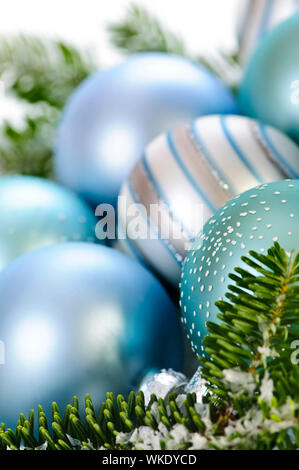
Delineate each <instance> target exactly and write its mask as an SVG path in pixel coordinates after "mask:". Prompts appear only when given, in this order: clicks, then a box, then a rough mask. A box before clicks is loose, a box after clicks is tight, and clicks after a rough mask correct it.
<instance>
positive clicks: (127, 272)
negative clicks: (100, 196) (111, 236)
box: [0, 243, 183, 426]
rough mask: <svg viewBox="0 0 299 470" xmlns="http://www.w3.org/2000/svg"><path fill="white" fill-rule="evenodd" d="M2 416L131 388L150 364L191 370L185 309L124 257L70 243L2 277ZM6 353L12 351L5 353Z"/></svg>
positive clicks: (11, 419) (22, 261) (16, 264)
mask: <svg viewBox="0 0 299 470" xmlns="http://www.w3.org/2000/svg"><path fill="white" fill-rule="evenodd" d="M0 299H1V302H0V340H1V343H0V345H1V346H2V349H0V352H1V351H2V355H1V356H0V359H1V360H0V383H1V387H0V422H1V421H3V422H5V423H6V424H7V425H8V426H15V424H16V422H17V419H18V414H19V413H20V412H23V413H25V414H28V412H29V410H30V409H31V408H35V409H36V407H37V405H38V404H39V403H40V404H41V405H43V406H44V407H45V412H46V413H49V410H50V404H51V402H52V401H57V403H58V405H59V407H60V409H61V410H62V409H63V407H64V406H65V405H66V404H67V403H69V402H71V400H72V397H73V395H77V396H78V398H79V399H80V400H83V399H84V395H85V394H86V393H90V394H91V395H92V397H93V399H94V401H95V405H96V406H97V407H98V406H99V405H100V403H101V400H103V399H104V398H105V393H106V392H108V391H111V392H114V393H123V394H126V393H127V392H128V391H129V390H130V389H132V387H135V385H136V384H137V383H138V381H139V380H140V379H141V377H142V376H143V375H144V373H145V372H146V371H147V370H148V369H152V368H164V367H172V368H174V369H176V370H179V369H180V368H181V366H182V359H183V357H182V356H183V352H182V351H183V344H182V331H181V327H180V322H179V319H178V316H177V311H176V308H175V307H174V305H173V304H172V302H171V301H170V299H169V297H168V296H167V294H166V292H165V291H164V289H163V288H162V286H161V285H160V284H159V282H158V281H157V280H156V279H155V278H154V277H153V276H152V274H150V273H149V272H148V271H146V269H145V268H143V267H142V266H140V265H139V264H138V263H135V262H134V261H133V260H131V259H130V258H128V257H126V256H125V255H123V254H121V253H119V252H117V251H116V250H113V249H111V248H107V247H104V246H101V245H95V244H91V243H61V244H57V245H53V246H51V247H46V248H41V249H39V250H35V251H33V252H31V253H28V254H26V255H23V256H22V257H19V258H18V259H17V260H15V261H13V262H12V263H11V264H10V265H9V266H8V267H7V268H6V269H4V270H3V271H2V273H0ZM4 353H5V354H4Z"/></svg>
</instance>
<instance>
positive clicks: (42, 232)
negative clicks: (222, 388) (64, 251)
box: [0, 176, 97, 270]
mask: <svg viewBox="0 0 299 470" xmlns="http://www.w3.org/2000/svg"><path fill="white" fill-rule="evenodd" d="M96 223H97V220H96V218H95V216H94V214H93V212H92V211H91V209H90V208H89V207H88V206H87V205H86V204H85V203H84V201H81V200H80V199H79V198H78V196H76V195H75V194H73V193H72V192H71V191H69V190H68V189H65V188H63V187H62V186H60V185H58V184H56V183H53V182H51V181H48V180H45V179H42V178H35V177H31V176H5V177H1V178H0V270H1V269H2V268H3V267H5V266H6V265H7V264H8V263H9V262H10V261H11V260H13V259H14V258H16V257H17V256H20V255H22V254H23V253H25V252H27V251H31V250H34V249H35V248H40V247H42V246H45V245H52V244H54V243H58V242H63V241H95V240H96V235H95V227H96Z"/></svg>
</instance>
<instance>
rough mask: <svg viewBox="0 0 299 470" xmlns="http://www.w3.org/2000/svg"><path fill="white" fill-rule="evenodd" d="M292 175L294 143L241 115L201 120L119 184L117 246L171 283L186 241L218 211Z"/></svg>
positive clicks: (297, 170)
mask: <svg viewBox="0 0 299 470" xmlns="http://www.w3.org/2000/svg"><path fill="white" fill-rule="evenodd" d="M298 176H299V147H298V146H297V145H296V144H295V143H294V142H293V141H291V140H290V139H289V138H288V137H287V136H285V135H284V134H283V133H281V132H280V131H278V130H276V129H274V128H272V127H269V126H266V125H264V124H262V123H259V122H257V121H255V120H253V119H249V118H245V117H242V116H235V115H229V116H223V115H214V116H205V117H201V118H199V119H197V120H196V121H194V122H192V123H191V124H189V125H181V126H178V127H176V128H175V129H174V130H173V131H172V132H168V133H166V134H163V135H160V136H159V137H157V138H156V139H155V140H154V141H152V142H151V143H150V144H149V145H148V146H147V148H146V149H145V151H144V154H143V155H142V157H141V158H140V160H139V161H138V163H137V164H136V165H135V167H134V168H133V170H132V172H131V174H130V177H129V178H128V179H127V181H126V182H125V183H124V184H123V186H122V189H121V193H120V196H122V197H121V198H119V208H118V223H119V230H120V232H121V233H122V237H121V238H123V239H122V240H120V242H119V243H121V245H122V246H123V247H124V249H125V250H126V251H127V252H130V253H131V254H133V255H134V256H135V257H137V258H139V259H141V260H142V261H143V262H145V263H146V264H147V265H149V267H151V268H152V269H153V270H154V271H155V272H157V273H158V274H159V275H160V276H161V277H162V278H164V279H165V280H167V281H168V282H170V283H172V284H173V285H175V286H176V285H178V282H179V277H180V271H181V266H182V261H183V259H184V257H185V254H186V251H187V249H188V247H189V243H190V241H191V240H193V239H194V238H195V236H196V235H197V233H198V232H199V231H200V230H201V229H202V225H203V223H205V222H206V221H207V220H208V219H209V218H210V217H211V216H212V215H213V214H214V213H215V212H216V210H217V209H218V208H220V207H221V206H222V205H223V204H225V203H226V202H227V201H229V200H230V199H231V198H232V197H233V196H235V195H237V194H239V193H242V192H244V191H246V190H248V189H251V188H253V187H255V186H257V185H258V184H260V183H265V182H270V181H277V180H282V179H287V178H297V177H298ZM136 204H137V205H136ZM153 208H154V209H156V210H153ZM157 209H158V210H157ZM158 211H160V213H159V216H157V212H158ZM201 215H202V217H200V216H201ZM136 226H138V230H139V231H138V233H137V232H136ZM140 229H142V236H140Z"/></svg>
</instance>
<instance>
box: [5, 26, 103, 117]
mask: <svg viewBox="0 0 299 470" xmlns="http://www.w3.org/2000/svg"><path fill="white" fill-rule="evenodd" d="M94 70H95V65H94V63H93V61H92V59H91V57H90V56H89V55H88V54H87V53H81V52H79V50H78V49H76V48H75V47H74V46H71V45H69V44H67V43H65V42H62V41H58V40H51V39H40V38H38V37H36V36H29V35H19V36H13V37H11V38H6V37H3V36H2V37H0V76H1V79H2V80H3V82H4V85H5V87H6V91H7V93H12V94H13V95H15V96H17V97H18V98H19V99H22V100H26V101H27V102H29V103H39V102H45V103H48V104H49V105H51V106H54V107H55V108H59V109H61V108H62V107H63V106H64V104H65V102H66V100H67V98H68V97H69V95H70V93H71V92H72V91H73V90H74V89H75V88H76V87H77V86H78V85H79V83H81V81H82V80H84V79H85V78H86V77H87V76H88V75H89V74H90V73H91V72H93V71H94Z"/></svg>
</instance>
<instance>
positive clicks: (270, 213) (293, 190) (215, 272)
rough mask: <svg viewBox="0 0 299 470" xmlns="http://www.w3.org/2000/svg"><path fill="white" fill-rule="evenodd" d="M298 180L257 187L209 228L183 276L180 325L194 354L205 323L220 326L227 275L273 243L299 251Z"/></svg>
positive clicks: (221, 212) (200, 348) (223, 211)
mask: <svg viewBox="0 0 299 470" xmlns="http://www.w3.org/2000/svg"><path fill="white" fill-rule="evenodd" d="M298 201H299V180H292V181H279V182H274V183H270V184H264V185H261V186H258V187H256V188H254V189H251V190H250V191H247V192H245V193H243V194H241V195H238V196H236V197H235V198H233V199H232V200H231V201H229V202H228V203H227V204H225V205H224V206H223V207H222V208H221V209H219V210H218V211H217V212H216V213H215V215H214V216H213V217H212V218H211V219H210V220H209V221H208V222H207V223H206V224H205V226H204V229H203V232H202V233H201V234H200V235H199V236H198V238H197V239H196V240H195V241H194V243H193V244H192V247H191V249H190V251H189V252H188V255H187V257H186V259H185V263H184V266H183V270H182V275H181V293H180V296H181V298H180V304H181V310H182V320H183V324H184V327H185V329H186V332H187V335H188V338H189V340H190V341H191V345H192V348H193V350H194V351H195V352H196V353H198V354H200V353H201V352H202V351H203V346H202V345H201V341H202V339H203V338H204V336H205V335H206V334H207V328H206V322H207V321H213V322H216V323H217V322H219V320H218V319H217V317H216V315H217V313H218V310H217V308H216V307H215V302H217V301H218V300H221V299H224V296H225V293H226V292H227V287H228V284H229V283H231V281H230V280H229V277H228V275H229V274H230V273H232V272H233V271H234V268H235V267H236V266H239V267H241V268H242V267H243V268H244V269H247V266H246V264H245V263H244V262H243V261H241V256H243V255H247V254H248V252H249V251H250V250H255V251H257V252H259V253H266V252H267V250H268V249H269V248H270V247H271V246H272V245H273V243H274V242H276V241H277V242H278V243H280V245H281V246H282V248H284V249H285V250H286V251H288V252H290V251H292V250H296V251H298V250H299V205H298Z"/></svg>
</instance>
